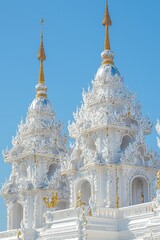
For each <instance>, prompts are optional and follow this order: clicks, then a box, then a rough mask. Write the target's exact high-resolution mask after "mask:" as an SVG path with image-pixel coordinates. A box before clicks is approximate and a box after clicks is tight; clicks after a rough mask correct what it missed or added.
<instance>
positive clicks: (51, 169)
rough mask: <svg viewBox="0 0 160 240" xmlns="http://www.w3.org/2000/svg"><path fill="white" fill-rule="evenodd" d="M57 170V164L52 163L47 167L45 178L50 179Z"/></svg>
mask: <svg viewBox="0 0 160 240" xmlns="http://www.w3.org/2000/svg"><path fill="white" fill-rule="evenodd" d="M56 170H57V164H56V163H52V164H50V165H49V168H48V172H47V178H48V180H49V181H50V180H51V179H52V177H53V176H54V173H55V172H56Z"/></svg>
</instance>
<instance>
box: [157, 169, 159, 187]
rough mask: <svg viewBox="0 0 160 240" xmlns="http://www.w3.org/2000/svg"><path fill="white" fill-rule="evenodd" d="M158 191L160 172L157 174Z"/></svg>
mask: <svg viewBox="0 0 160 240" xmlns="http://www.w3.org/2000/svg"><path fill="white" fill-rule="evenodd" d="M157 189H160V170H159V171H158V172H157Z"/></svg>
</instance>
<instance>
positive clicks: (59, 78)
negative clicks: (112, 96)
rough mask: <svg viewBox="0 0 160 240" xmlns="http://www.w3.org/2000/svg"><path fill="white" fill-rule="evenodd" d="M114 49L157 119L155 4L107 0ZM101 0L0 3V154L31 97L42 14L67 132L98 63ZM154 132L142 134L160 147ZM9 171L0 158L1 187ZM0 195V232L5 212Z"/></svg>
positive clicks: (52, 87)
mask: <svg viewBox="0 0 160 240" xmlns="http://www.w3.org/2000/svg"><path fill="white" fill-rule="evenodd" d="M109 8H110V14H111V18H112V23H113V26H112V27H111V29H110V38H111V48H112V50H113V51H114V53H115V65H116V66H117V67H118V69H119V71H120V72H121V74H122V76H123V77H124V80H125V84H126V86H128V88H129V89H130V90H131V91H133V92H135V93H136V95H137V100H138V101H140V102H141V103H142V109H143V114H144V115H147V114H149V116H150V119H151V120H152V121H153V123H154V125H155V124H156V120H157V118H160V108H159V99H160V96H159V92H160V27H159V26H160V15H159V12H160V1H159V0H154V1H149V0H141V1H139V0H121V1H120V0H110V1H109ZM104 9H105V0H98V1H97V0H81V1H77V0H68V1H66V0H43V1H42V0H34V1H33V0H27V1H24V0H14V1H11V0H10V1H9V0H1V1H0V35H1V37H0V79H1V80H0V84H1V87H0V89H1V94H0V109H1V118H0V151H1V150H2V149H5V148H6V147H7V146H8V147H10V146H11V139H12V136H14V135H15V133H16V129H17V125H18V124H19V122H20V120H21V118H22V117H23V118H25V115H26V111H27V109H28V106H29V104H30V103H31V101H32V99H33V98H34V96H35V91H34V87H35V85H36V83H37V79H38V72H39V62H38V60H37V52H38V48H39V40H40V24H39V20H40V19H41V18H42V17H43V18H44V21H45V24H44V46H45V52H46V56H47V60H46V62H45V65H44V68H45V79H46V84H47V86H48V96H49V99H50V101H51V102H52V104H53V107H54V110H55V111H56V114H57V119H59V120H61V121H62V122H64V126H65V128H66V129H67V122H68V120H72V112H73V111H75V110H76V108H77V106H80V103H81V99H82V98H81V93H82V88H85V89H87V87H88V84H90V82H91V80H92V79H93V77H94V74H95V73H96V71H97V69H98V67H99V66H100V64H101V58H100V54H101V52H102V50H103V42H104V27H102V25H101V22H102V19H103V15H104ZM156 137H157V134H156V132H155V130H154V131H153V133H152V134H151V136H149V137H147V143H148V144H149V146H151V147H153V148H155V149H157V151H159V150H158V148H157V143H156ZM9 173H10V166H9V165H8V164H5V163H4V161H3V158H2V156H0V184H1V183H3V182H4V181H5V178H8V176H9ZM4 206H5V205H4V201H3V199H2V198H0V231H1V230H5V229H6V209H5V207H4Z"/></svg>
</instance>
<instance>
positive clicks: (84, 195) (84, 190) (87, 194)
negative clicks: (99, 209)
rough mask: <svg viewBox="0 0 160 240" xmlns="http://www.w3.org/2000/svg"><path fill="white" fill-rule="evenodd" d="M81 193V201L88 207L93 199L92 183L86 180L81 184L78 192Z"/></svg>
mask: <svg viewBox="0 0 160 240" xmlns="http://www.w3.org/2000/svg"><path fill="white" fill-rule="evenodd" d="M79 191H80V192H81V201H82V203H84V204H85V205H86V206H88V205H89V200H90V198H91V185H90V183H89V182H88V181H87V180H85V181H83V182H82V183H81V184H80V187H79V188H78V191H77V193H78V192H79Z"/></svg>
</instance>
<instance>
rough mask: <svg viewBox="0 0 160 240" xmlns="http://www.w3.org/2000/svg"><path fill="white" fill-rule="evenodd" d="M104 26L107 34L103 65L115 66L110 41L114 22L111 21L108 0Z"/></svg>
mask: <svg viewBox="0 0 160 240" xmlns="http://www.w3.org/2000/svg"><path fill="white" fill-rule="evenodd" d="M102 24H103V26H105V27H106V34H105V40H104V52H103V53H104V54H103V55H102V58H103V62H102V64H113V53H112V52H111V47H110V39H109V27H110V26H111V25H112V21H111V18H110V14H109V10H108V0H107V2H106V10H105V14H104V18H103V21H102Z"/></svg>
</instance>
